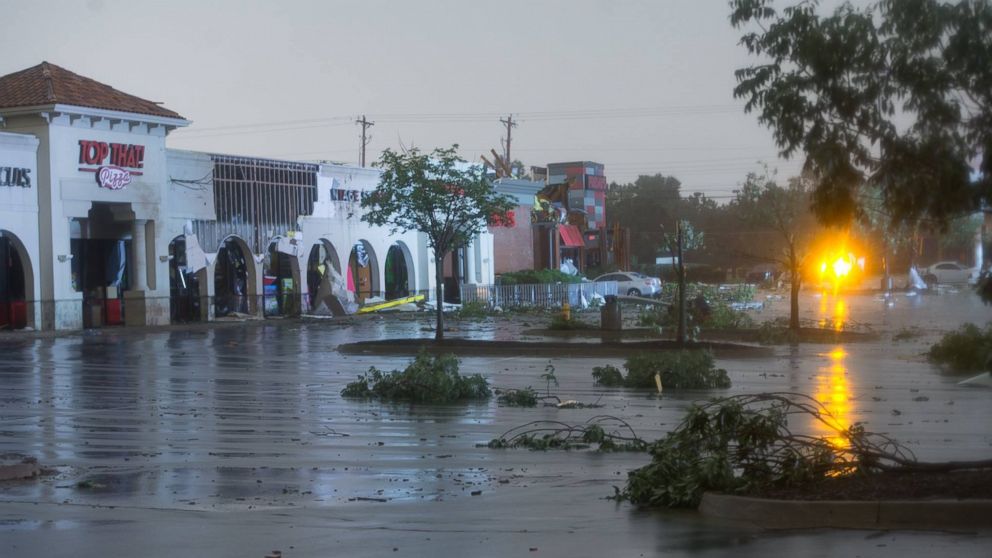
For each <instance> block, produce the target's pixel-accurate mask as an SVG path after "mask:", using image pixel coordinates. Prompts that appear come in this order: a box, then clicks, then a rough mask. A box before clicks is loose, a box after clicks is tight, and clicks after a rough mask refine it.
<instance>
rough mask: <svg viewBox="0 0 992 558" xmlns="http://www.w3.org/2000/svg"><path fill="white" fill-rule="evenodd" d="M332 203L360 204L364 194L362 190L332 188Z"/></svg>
mask: <svg viewBox="0 0 992 558" xmlns="http://www.w3.org/2000/svg"><path fill="white" fill-rule="evenodd" d="M331 201H346V202H360V201H362V192H361V191H360V190H345V189H343V188H331Z"/></svg>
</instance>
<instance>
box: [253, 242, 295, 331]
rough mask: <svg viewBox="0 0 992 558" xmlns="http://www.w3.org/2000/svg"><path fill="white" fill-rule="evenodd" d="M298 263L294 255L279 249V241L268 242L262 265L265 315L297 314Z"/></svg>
mask: <svg viewBox="0 0 992 558" xmlns="http://www.w3.org/2000/svg"><path fill="white" fill-rule="evenodd" d="M298 266H299V263H298V260H297V259H296V256H293V255H290V254H287V253H285V252H280V251H279V241H278V240H273V241H272V242H271V243H269V250H268V252H266V254H265V264H264V265H263V266H262V269H263V275H262V304H263V307H264V309H265V315H266V316H298V315H299V314H300V308H299V306H300V305H299V298H300V295H299V292H300V291H299V279H298V277H299V275H300V273H299V269H298Z"/></svg>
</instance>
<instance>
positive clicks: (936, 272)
mask: <svg viewBox="0 0 992 558" xmlns="http://www.w3.org/2000/svg"><path fill="white" fill-rule="evenodd" d="M920 275H922V276H923V280H924V281H925V282H926V284H927V285H943V284H955V283H957V284H964V283H967V284H969V285H974V284H975V282H976V281H978V268H973V267H965V266H963V265H961V264H959V263H957V262H937V263H935V264H933V265H931V266H929V267H925V268H923V269H921V270H920Z"/></svg>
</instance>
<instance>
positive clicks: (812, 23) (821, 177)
mask: <svg viewBox="0 0 992 558" xmlns="http://www.w3.org/2000/svg"><path fill="white" fill-rule="evenodd" d="M772 4H773V0H731V2H730V5H731V10H732V13H731V23H732V24H733V25H734V26H735V27H736V28H738V29H746V31H745V34H744V35H743V37H742V38H741V44H742V45H743V46H744V47H745V48H746V49H747V50H748V52H750V53H751V54H753V55H755V56H758V57H760V58H761V62H760V63H758V64H755V65H752V66H749V67H746V68H742V69H740V70H738V71H737V72H736V77H737V81H738V84H737V87H736V88H735V89H734V95H735V97H738V98H743V99H745V100H746V101H747V104H746V107H745V110H746V111H747V112H752V111H754V112H757V114H758V119H759V121H760V122H761V123H763V124H766V125H767V126H769V127H770V128H771V129H772V131H773V133H774V137H775V141H776V143H777V144H778V146H779V148H780V150H781V155H782V156H784V157H791V156H793V155H796V154H797V153H800V152H802V153H804V154H805V157H806V160H805V167H804V170H805V174H807V175H808V176H810V177H812V178H813V180H814V186H815V187H814V189H813V197H812V204H813V208H814V210H815V212H816V214H817V216H818V217H819V219H820V220H821V221H823V222H824V223H827V224H842V225H848V224H849V223H850V222H851V219H852V218H854V217H860V216H861V213H862V211H863V203H864V200H863V197H862V194H863V192H864V190H865V189H866V188H867V189H873V190H874V191H877V192H878V193H879V194H880V196H881V201H882V206H883V207H884V208H886V212H887V214H888V215H887V216H888V218H889V220H890V221H891V222H892V223H915V222H919V221H920V220H926V221H927V222H929V223H930V224H932V225H934V226H936V227H940V228H942V227H943V226H944V225H945V224H946V223H947V221H948V220H949V219H950V218H952V217H954V216H956V215H960V214H962V213H966V212H970V211H972V210H974V209H976V208H978V207H979V205H980V203H981V202H982V201H986V202H987V201H989V200H990V198H992V157H989V155H988V154H989V153H992V64H990V63H989V61H990V60H992V3H990V2H989V1H988V0H961V1H959V2H956V3H953V4H952V3H947V2H941V1H939V0H880V1H879V2H877V3H874V4H871V5H869V6H867V7H864V8H855V7H853V6H851V5H850V4H848V3H844V4H842V5H841V6H840V7H838V8H837V9H836V10H835V11H834V12H833V13H832V14H829V15H821V14H820V13H819V6H818V2H816V1H805V2H799V3H798V4H796V5H794V6H791V7H787V8H785V9H783V10H782V11H781V13H780V12H779V11H777V10H776V9H774V8H773V7H772ZM980 158H981V163H980V164H979V168H978V170H980V171H981V173H980V174H978V175H977V176H976V173H974V170H975V169H973V168H972V165H973V164H975V162H976V161H978V160H979V159H980Z"/></svg>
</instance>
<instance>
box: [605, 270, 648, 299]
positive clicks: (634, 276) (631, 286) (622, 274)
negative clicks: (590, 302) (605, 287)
mask: <svg viewBox="0 0 992 558" xmlns="http://www.w3.org/2000/svg"><path fill="white" fill-rule="evenodd" d="M593 281H595V282H597V283H599V282H602V281H616V282H617V293H618V294H625V295H628V296H658V295H660V294H661V279H658V278H657V277H648V276H647V275H642V274H640V273H637V272H636V271H615V272H613V273H607V274H605V275H600V276H599V277H597V278H595V279H593Z"/></svg>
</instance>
